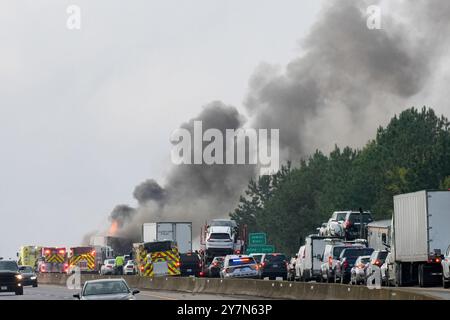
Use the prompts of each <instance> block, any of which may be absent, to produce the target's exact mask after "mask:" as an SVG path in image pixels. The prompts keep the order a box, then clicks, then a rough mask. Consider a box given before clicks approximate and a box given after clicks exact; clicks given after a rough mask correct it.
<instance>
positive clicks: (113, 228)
mask: <svg viewBox="0 0 450 320" xmlns="http://www.w3.org/2000/svg"><path fill="white" fill-rule="evenodd" d="M118 228H119V225H118V223H117V221H116V220H113V222H112V223H111V226H110V227H109V235H110V236H114V235H115V234H116V233H117V229H118Z"/></svg>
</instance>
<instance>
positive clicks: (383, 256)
mask: <svg viewBox="0 0 450 320" xmlns="http://www.w3.org/2000/svg"><path fill="white" fill-rule="evenodd" d="M387 255H388V253H387V251H380V252H379V253H378V259H380V260H385V259H386V257H387Z"/></svg>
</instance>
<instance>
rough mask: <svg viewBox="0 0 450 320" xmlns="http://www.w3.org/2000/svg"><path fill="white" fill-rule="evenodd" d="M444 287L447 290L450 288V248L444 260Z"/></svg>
mask: <svg viewBox="0 0 450 320" xmlns="http://www.w3.org/2000/svg"><path fill="white" fill-rule="evenodd" d="M441 264H442V285H443V286H444V288H445V289H448V288H450V246H448V248H447V252H446V253H445V256H444V259H442V262H441Z"/></svg>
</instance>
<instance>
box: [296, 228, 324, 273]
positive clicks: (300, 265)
mask: <svg viewBox="0 0 450 320" xmlns="http://www.w3.org/2000/svg"><path fill="white" fill-rule="evenodd" d="M325 239H328V238H327V237H321V236H317V235H310V236H308V237H306V239H305V245H304V247H305V248H304V251H303V253H302V254H301V255H300V251H299V256H298V257H297V263H296V278H297V279H299V280H300V281H310V280H316V281H320V278H321V265H322V255H323V252H324V249H325ZM300 250H302V248H300Z"/></svg>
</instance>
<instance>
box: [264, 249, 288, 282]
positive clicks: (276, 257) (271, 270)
mask: <svg viewBox="0 0 450 320" xmlns="http://www.w3.org/2000/svg"><path fill="white" fill-rule="evenodd" d="M260 275H261V278H262V279H263V278H266V277H269V279H275V278H277V277H282V278H283V280H287V276H288V262H287V258H286V256H285V255H284V254H281V253H266V254H264V255H263V256H262V258H261V264H260Z"/></svg>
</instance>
